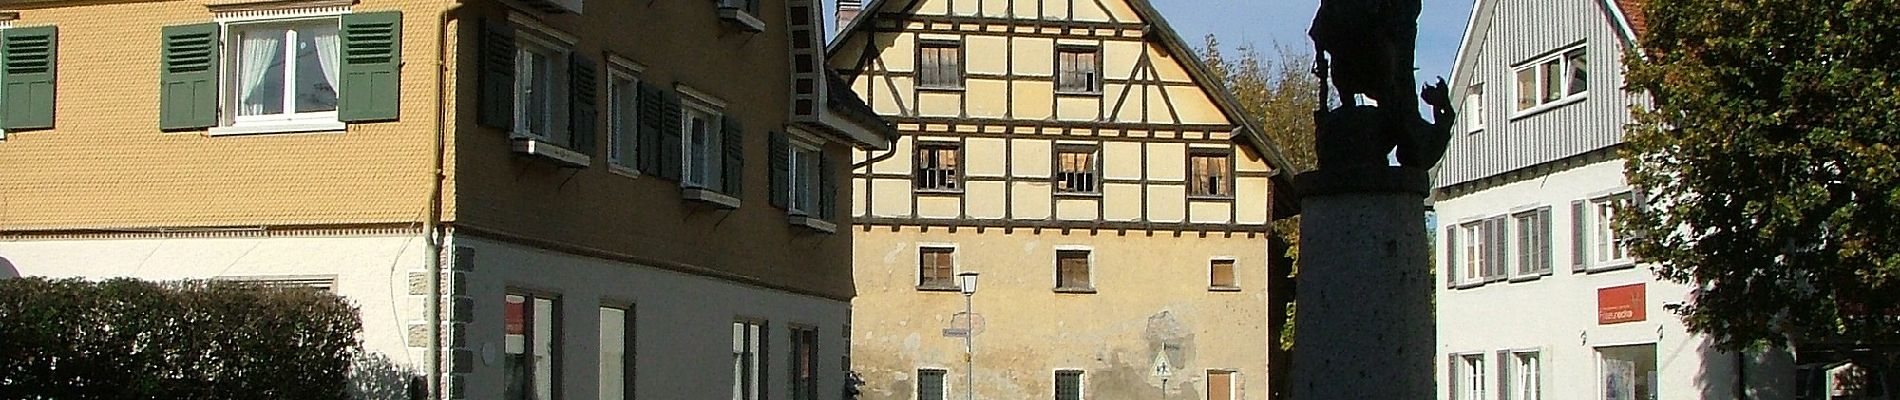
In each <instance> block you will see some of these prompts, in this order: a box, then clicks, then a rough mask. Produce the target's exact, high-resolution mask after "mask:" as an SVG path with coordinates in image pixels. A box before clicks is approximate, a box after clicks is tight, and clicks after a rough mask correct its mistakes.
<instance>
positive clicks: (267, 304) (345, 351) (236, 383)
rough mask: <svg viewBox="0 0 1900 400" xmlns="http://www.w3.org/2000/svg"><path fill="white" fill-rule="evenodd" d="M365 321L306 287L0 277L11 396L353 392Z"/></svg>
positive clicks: (4, 383) (336, 395)
mask: <svg viewBox="0 0 1900 400" xmlns="http://www.w3.org/2000/svg"><path fill="white" fill-rule="evenodd" d="M361 330H362V322H361V321H359V320H358V317H357V310H356V307H355V306H353V305H351V304H349V303H348V302H347V301H345V300H344V299H343V298H341V297H338V296H336V295H334V294H331V293H329V292H325V291H321V290H314V289H307V288H285V287H270V286H261V285H256V284H246V283H238V282H224V281H180V282H167V283H153V282H146V281H139V280H133V279H113V280H107V281H102V282H91V281H84V280H79V279H59V280H49V279H43V278H17V279H0V398H7V399H260V398H265V399H347V398H350V397H351V395H350V393H349V392H350V390H349V385H350V365H351V362H352V359H353V358H355V357H358V356H359V352H360V349H361V345H360V344H359V342H358V341H357V338H356V334H357V332H359V331H361Z"/></svg>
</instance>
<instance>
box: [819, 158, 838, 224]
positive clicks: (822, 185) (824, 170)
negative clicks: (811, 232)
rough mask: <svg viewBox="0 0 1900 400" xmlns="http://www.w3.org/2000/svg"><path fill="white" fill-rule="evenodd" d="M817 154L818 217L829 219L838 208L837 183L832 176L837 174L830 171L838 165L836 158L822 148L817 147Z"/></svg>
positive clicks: (834, 214)
mask: <svg viewBox="0 0 1900 400" xmlns="http://www.w3.org/2000/svg"><path fill="white" fill-rule="evenodd" d="M818 154H819V157H818V218H823V219H827V220H829V219H831V218H832V217H834V216H836V210H837V209H838V200H837V199H838V183H837V181H836V180H835V179H834V178H832V177H833V176H837V174H836V173H834V172H832V171H831V169H832V168H833V167H837V166H838V159H837V158H835V157H832V156H831V154H827V153H825V151H824V149H819V150H818Z"/></svg>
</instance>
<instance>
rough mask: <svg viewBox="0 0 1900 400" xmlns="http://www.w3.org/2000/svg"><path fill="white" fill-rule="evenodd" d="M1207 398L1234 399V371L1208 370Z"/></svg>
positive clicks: (1209, 399)
mask: <svg viewBox="0 0 1900 400" xmlns="http://www.w3.org/2000/svg"><path fill="white" fill-rule="evenodd" d="M1207 400H1234V371H1212V370H1210V371H1207Z"/></svg>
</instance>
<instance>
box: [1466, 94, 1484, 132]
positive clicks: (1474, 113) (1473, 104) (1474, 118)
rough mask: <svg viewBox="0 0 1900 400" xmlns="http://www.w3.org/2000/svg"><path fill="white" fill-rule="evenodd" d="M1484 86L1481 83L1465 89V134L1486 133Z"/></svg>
mask: <svg viewBox="0 0 1900 400" xmlns="http://www.w3.org/2000/svg"><path fill="white" fill-rule="evenodd" d="M1484 86H1485V85H1484V83H1482V82H1480V83H1474V84H1472V85H1471V86H1468V87H1466V88H1465V108H1464V110H1465V133H1478V132H1483V131H1484V127H1485V121H1484V117H1485V112H1484V105H1485V104H1484V95H1485V92H1484Z"/></svg>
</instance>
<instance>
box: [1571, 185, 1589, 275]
mask: <svg viewBox="0 0 1900 400" xmlns="http://www.w3.org/2000/svg"><path fill="white" fill-rule="evenodd" d="M1584 216H1585V214H1584V209H1583V200H1577V201H1572V202H1570V272H1583V271H1584V270H1586V269H1588V268H1589V266H1590V246H1589V243H1590V241H1589V240H1588V237H1587V236H1585V235H1586V234H1587V233H1586V232H1585V229H1584V227H1585V226H1586V222H1585V221H1584Z"/></svg>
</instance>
